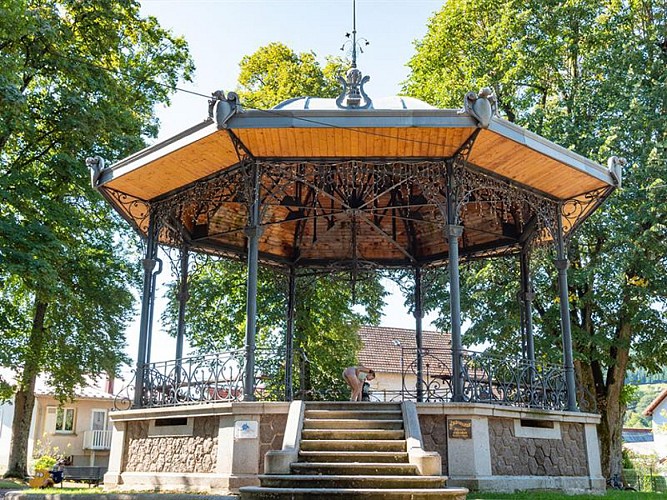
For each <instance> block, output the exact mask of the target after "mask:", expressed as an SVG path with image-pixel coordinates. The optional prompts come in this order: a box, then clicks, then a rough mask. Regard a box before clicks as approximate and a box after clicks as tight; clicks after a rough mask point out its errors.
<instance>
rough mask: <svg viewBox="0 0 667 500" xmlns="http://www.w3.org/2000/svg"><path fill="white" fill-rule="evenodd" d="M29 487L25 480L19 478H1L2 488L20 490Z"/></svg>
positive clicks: (0, 484) (0, 485)
mask: <svg viewBox="0 0 667 500" xmlns="http://www.w3.org/2000/svg"><path fill="white" fill-rule="evenodd" d="M23 488H27V486H26V484H25V482H23V481H20V480H18V479H0V490H20V489H23Z"/></svg>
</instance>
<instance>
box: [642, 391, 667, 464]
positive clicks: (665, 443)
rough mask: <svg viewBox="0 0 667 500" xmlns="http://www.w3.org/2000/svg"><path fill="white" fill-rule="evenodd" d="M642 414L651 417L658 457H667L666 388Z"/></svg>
mask: <svg viewBox="0 0 667 500" xmlns="http://www.w3.org/2000/svg"><path fill="white" fill-rule="evenodd" d="M644 416H647V417H653V441H654V447H655V452H656V453H657V454H658V456H659V457H660V458H665V457H667V389H665V390H664V391H662V392H661V393H660V394H658V396H657V397H656V398H655V399H654V400H653V401H652V402H651V404H650V405H648V407H647V408H646V410H644Z"/></svg>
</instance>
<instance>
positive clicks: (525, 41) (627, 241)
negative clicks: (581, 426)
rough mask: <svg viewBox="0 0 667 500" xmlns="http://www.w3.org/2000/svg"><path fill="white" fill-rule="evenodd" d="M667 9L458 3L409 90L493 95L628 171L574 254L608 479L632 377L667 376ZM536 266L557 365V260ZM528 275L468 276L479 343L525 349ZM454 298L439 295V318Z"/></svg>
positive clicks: (545, 352) (433, 96)
mask: <svg viewBox="0 0 667 500" xmlns="http://www.w3.org/2000/svg"><path fill="white" fill-rule="evenodd" d="M664 7H665V6H664V3H662V4H661V3H660V2H651V1H648V2H635V1H630V2H617V1H612V0H609V1H602V2H600V1H592V0H577V1H574V2H565V3H563V2H556V1H547V2H536V1H532V0H522V1H511V2H506V3H504V4H502V5H498V6H497V8H495V9H488V8H486V4H483V3H482V2H480V1H477V0H450V1H449V2H447V4H446V5H445V6H444V7H443V8H442V10H441V11H440V12H438V13H437V14H436V15H435V16H434V17H433V18H432V20H431V22H430V24H429V27H428V32H427V34H426V35H425V37H424V39H422V40H421V41H419V42H418V43H417V51H416V54H415V56H414V57H413V59H412V60H411V61H410V63H409V66H410V68H411V74H410V76H409V78H408V81H407V82H406V84H405V90H406V91H407V92H408V93H409V94H411V95H414V96H416V97H421V98H423V99H425V100H428V101H430V102H432V103H434V104H437V105H442V106H456V107H458V106H460V102H461V99H462V96H463V95H464V93H465V91H467V90H471V89H477V88H479V87H481V86H484V85H492V86H494V87H495V88H496V91H497V94H498V100H499V107H500V109H501V111H502V113H503V114H504V115H505V117H506V118H507V119H509V120H511V121H516V122H517V123H519V124H521V125H523V126H525V127H527V128H528V129H530V130H533V131H534V132H537V133H539V134H541V135H543V136H545V137H547V138H549V139H551V140H553V141H555V142H556V143H559V144H561V145H563V146H565V147H568V148H570V149H574V150H575V151H577V152H578V153H581V154H583V155H584V156H588V157H590V158H593V159H595V160H597V161H599V162H601V163H604V162H605V161H606V158H607V157H608V156H610V155H612V154H614V155H619V156H625V157H626V158H627V159H628V160H629V164H630V165H631V167H629V168H628V169H626V172H625V179H624V185H623V188H622V189H621V190H618V191H617V192H616V193H615V194H614V196H613V197H612V198H610V199H609V200H608V201H607V202H606V203H605V204H604V205H603V206H602V207H601V209H599V210H598V212H597V213H596V214H595V215H594V216H593V217H592V218H591V219H589V221H587V223H586V224H584V226H583V227H582V228H581V229H580V230H579V231H578V232H577V233H576V234H575V235H574V237H573V239H572V240H571V242H570V245H569V258H570V261H571V268H570V271H569V288H570V289H569V297H570V312H571V322H572V326H573V340H574V350H575V369H576V372H577V376H578V379H579V381H580V382H581V383H582V384H583V385H584V387H585V388H586V389H587V390H588V391H589V392H590V394H592V395H594V399H595V400H596V403H597V409H598V411H599V412H600V414H601V417H602V422H601V424H600V426H599V430H598V432H599V437H600V444H601V453H602V465H603V473H604V474H605V475H607V476H611V475H613V474H617V473H620V472H621V470H620V469H621V426H622V421H623V413H624V411H625V405H626V403H627V397H626V395H625V393H624V390H623V387H624V385H623V384H624V379H625V375H626V372H627V370H628V369H629V368H644V369H647V370H649V371H658V370H659V369H660V365H661V364H664V363H665V361H666V360H667V349H666V347H667V317H666V314H665V306H666V305H667V281H666V276H667V274H666V271H667V269H666V264H667V261H666V259H665V255H666V254H667V247H666V243H667V238H666V236H667V227H666V226H665V224H664V221H665V220H666V216H667V213H666V211H667V203H666V200H667V197H665V192H666V191H665V182H664V179H665V178H666V177H667V151H666V150H667V119H666V118H665V117H666V116H667V114H666V112H667V81H666V80H667V67H666V66H667V38H666V35H665V33H667V24H666V23H667V16H666V12H667V10H665V8H664ZM535 257H536V258H535V259H534V263H533V267H534V286H535V288H536V290H537V297H538V298H537V300H536V301H535V303H534V307H535V315H536V317H535V323H536V327H537V329H538V332H537V339H536V343H537V347H536V350H537V352H538V353H541V355H542V356H544V357H546V358H548V359H552V360H558V358H559V354H560V337H559V329H558V311H557V309H558V304H557V303H555V301H554V300H553V298H554V297H556V296H557V294H556V290H555V284H554V281H555V280H554V270H553V265H552V263H551V262H550V261H551V259H552V258H553V255H552V254H550V253H549V251H548V250H546V249H545V250H544V251H538V252H537V255H535ZM518 275H519V272H518V263H517V262H516V261H510V260H502V259H499V260H497V261H486V262H482V263H478V264H473V265H470V266H469V268H468V269H466V271H465V272H463V273H462V278H463V279H464V283H463V287H464V288H465V289H466V292H465V293H464V294H463V295H464V296H466V295H467V300H466V301H465V302H464V303H463V304H462V308H463V309H464V314H465V315H466V316H467V319H468V320H469V321H470V322H471V325H472V326H471V328H470V330H469V332H468V335H467V339H468V341H469V342H471V343H477V342H480V341H484V340H488V341H491V342H493V343H494V344H495V346H496V348H499V349H502V348H503V347H504V348H506V349H508V348H511V346H519V345H521V344H520V339H519V337H518V334H517V327H516V325H518V317H519V312H518V304H517V301H516V298H515V297H516V291H518V279H511V280H508V278H507V276H516V277H517V278H518ZM441 279H446V277H443V278H441ZM433 289H434V290H437V287H434V288H433ZM446 299H447V297H446V296H442V295H441V296H435V297H434V296H432V297H431V301H432V302H431V307H434V308H442V306H443V304H446ZM515 350H516V348H515Z"/></svg>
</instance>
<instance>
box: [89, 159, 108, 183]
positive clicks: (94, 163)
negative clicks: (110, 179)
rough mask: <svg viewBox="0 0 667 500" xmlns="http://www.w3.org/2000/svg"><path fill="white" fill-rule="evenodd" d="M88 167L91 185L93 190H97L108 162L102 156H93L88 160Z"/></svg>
mask: <svg viewBox="0 0 667 500" xmlns="http://www.w3.org/2000/svg"><path fill="white" fill-rule="evenodd" d="M86 166H87V167H88V168H89V169H90V185H91V186H92V187H93V189H97V186H98V184H99V181H100V176H101V175H102V171H103V170H104V169H105V167H106V162H105V161H104V158H102V157H101V156H92V157H88V158H86Z"/></svg>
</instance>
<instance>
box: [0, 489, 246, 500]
mask: <svg viewBox="0 0 667 500" xmlns="http://www.w3.org/2000/svg"><path fill="white" fill-rule="evenodd" d="M9 491H11V493H10V494H9V495H7V493H8V492H9ZM47 499H48V500H87V499H90V500H185V499H192V500H239V497H237V496H231V495H191V494H187V493H164V494H160V493H136V494H130V493H105V492H97V493H91V494H90V495H82V494H78V495H71V494H70V495H68V494H67V493H56V494H50V495H46V494H44V495H40V494H39V493H31V494H27V493H23V492H22V491H20V490H0V500H47Z"/></svg>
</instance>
